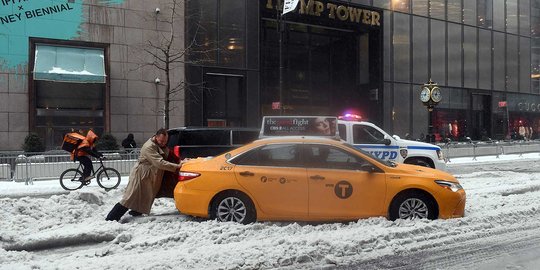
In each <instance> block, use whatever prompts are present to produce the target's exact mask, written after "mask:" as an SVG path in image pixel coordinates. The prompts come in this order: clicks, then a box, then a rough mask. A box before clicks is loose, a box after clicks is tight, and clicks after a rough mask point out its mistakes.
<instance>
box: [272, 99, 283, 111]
mask: <svg viewBox="0 0 540 270" xmlns="http://www.w3.org/2000/svg"><path fill="white" fill-rule="evenodd" d="M279 109H281V102H279V101H276V102H272V110H279Z"/></svg>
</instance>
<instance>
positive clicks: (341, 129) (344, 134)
mask: <svg viewBox="0 0 540 270" xmlns="http://www.w3.org/2000/svg"><path fill="white" fill-rule="evenodd" d="M338 131H339V137H341V139H342V140H344V141H346V140H347V127H346V126H345V125H344V124H339V125H338Z"/></svg>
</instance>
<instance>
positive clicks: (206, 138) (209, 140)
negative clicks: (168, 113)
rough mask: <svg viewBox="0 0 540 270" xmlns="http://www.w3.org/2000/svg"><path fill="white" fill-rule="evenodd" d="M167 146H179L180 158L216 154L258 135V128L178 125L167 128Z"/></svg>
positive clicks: (240, 144) (254, 138) (247, 141)
mask: <svg viewBox="0 0 540 270" xmlns="http://www.w3.org/2000/svg"><path fill="white" fill-rule="evenodd" d="M168 132H169V143H168V146H169V148H171V149H172V148H173V147H174V146H177V145H178V146H180V156H181V157H182V158H195V157H207V156H217V155H219V154H222V153H225V152H227V151H229V150H232V149H234V148H237V147H239V146H242V145H244V144H247V143H250V142H252V141H254V140H256V139H257V138H258V137H259V133H260V130H259V129H258V128H238V127H215V128H213V127H180V128H173V129H169V131H168Z"/></svg>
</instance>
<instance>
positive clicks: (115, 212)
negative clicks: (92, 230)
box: [105, 203, 128, 221]
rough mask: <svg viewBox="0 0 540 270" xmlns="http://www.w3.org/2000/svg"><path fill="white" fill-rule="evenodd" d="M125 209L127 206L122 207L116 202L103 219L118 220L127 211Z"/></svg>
mask: <svg viewBox="0 0 540 270" xmlns="http://www.w3.org/2000/svg"><path fill="white" fill-rule="evenodd" d="M127 210H128V208H126V207H124V206H123V205H121V204H120V203H117V204H115V205H114V207H113V209H112V210H111V212H109V214H108V215H107V217H106V218H105V220H107V221H112V220H114V221H120V218H122V216H123V215H124V214H125V213H126V212H127Z"/></svg>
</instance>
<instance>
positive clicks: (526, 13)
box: [519, 0, 531, 36]
mask: <svg viewBox="0 0 540 270" xmlns="http://www.w3.org/2000/svg"><path fill="white" fill-rule="evenodd" d="M530 10H531V3H530V2H529V0H520V1H519V34H520V35H524V36H528V35H529V34H530V33H531V32H530V31H531V29H530V28H531V19H530V16H531V14H530Z"/></svg>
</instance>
